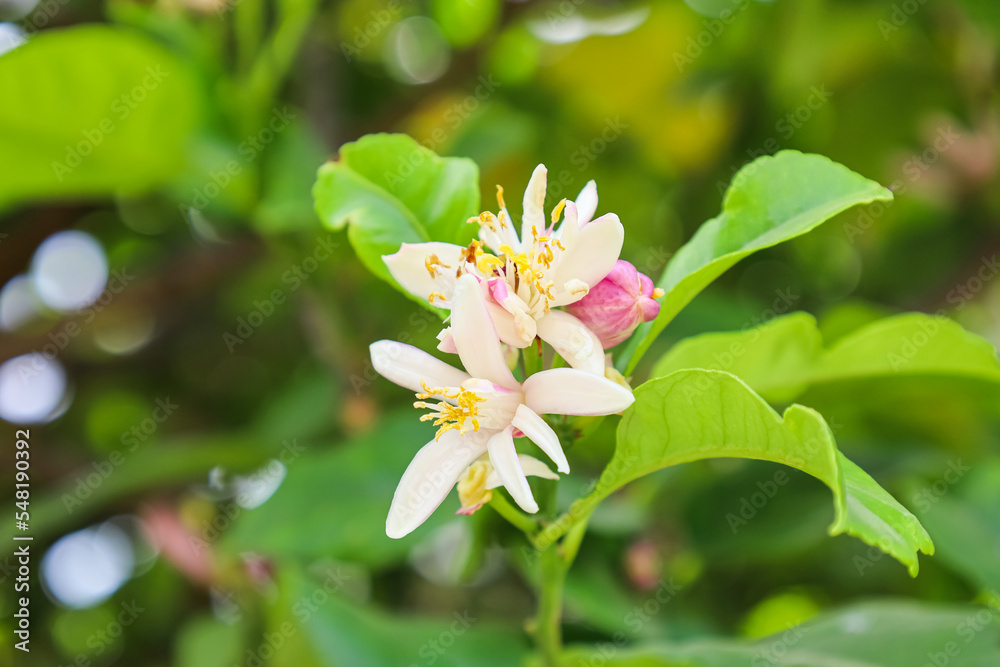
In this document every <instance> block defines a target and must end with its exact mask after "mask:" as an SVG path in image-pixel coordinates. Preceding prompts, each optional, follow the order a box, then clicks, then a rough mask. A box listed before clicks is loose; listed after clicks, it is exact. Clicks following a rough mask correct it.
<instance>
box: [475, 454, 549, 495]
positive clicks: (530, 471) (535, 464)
mask: <svg viewBox="0 0 1000 667" xmlns="http://www.w3.org/2000/svg"><path fill="white" fill-rule="evenodd" d="M517 461H518V463H520V464H521V470H523V471H524V474H525V475H526V476H527V477H541V478H543V479H559V474H558V473H554V472H552V471H551V470H550V469H549V467H548V466H547V465H545V464H544V463H542V462H541V461H539V460H538V459H536V458H535V457H534V456H529V455H528V454H518V455H517ZM502 485H503V482H501V481H500V475H498V474H497V471H496V470H495V469H494V470H491V471H490V474H489V475H487V476H486V488H487V489H495V488H497V487H498V486H502Z"/></svg>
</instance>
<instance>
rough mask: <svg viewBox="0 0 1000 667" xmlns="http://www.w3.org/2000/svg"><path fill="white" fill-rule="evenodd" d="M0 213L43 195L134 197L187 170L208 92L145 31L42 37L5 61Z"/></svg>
mask: <svg viewBox="0 0 1000 667" xmlns="http://www.w3.org/2000/svg"><path fill="white" fill-rule="evenodd" d="M0 86H2V88H3V91H4V100H5V101H4V104H3V105H0V126H3V128H4V131H3V133H2V135H0V208H2V207H5V206H8V205H10V204H12V203H17V202H24V201H30V200H33V199H38V198H43V197H55V198H66V197H103V196H109V195H112V194H116V193H123V194H136V193H139V192H142V191H144V190H148V189H150V188H152V187H154V186H157V185H161V184H164V183H167V182H169V181H171V180H173V179H174V178H175V177H176V176H177V175H178V174H179V173H180V172H181V171H183V169H184V168H185V166H186V152H187V148H188V145H189V142H190V141H191V138H192V135H193V134H194V130H195V127H196V125H197V122H198V117H199V109H200V105H201V101H200V92H201V89H200V88H199V86H198V85H197V83H196V79H195V78H194V76H193V74H192V73H191V72H190V71H189V68H188V66H187V65H186V64H185V63H184V62H183V61H181V60H180V59H179V58H178V57H177V56H175V55H174V54H172V53H171V52H170V51H168V50H167V49H165V48H163V47H162V46H160V45H159V44H157V43H156V42H154V41H152V40H151V39H149V38H146V37H143V36H142V35H141V34H139V33H136V32H133V31H130V30H124V29H120V28H113V27H109V26H98V25H89V26H81V27H74V28H68V29H64V30H51V31H44V32H40V33H38V34H36V35H35V36H33V37H32V38H31V39H30V40H28V42H27V43H26V44H24V45H23V46H21V47H19V48H16V49H14V50H13V51H10V52H8V53H6V54H4V55H3V56H0Z"/></svg>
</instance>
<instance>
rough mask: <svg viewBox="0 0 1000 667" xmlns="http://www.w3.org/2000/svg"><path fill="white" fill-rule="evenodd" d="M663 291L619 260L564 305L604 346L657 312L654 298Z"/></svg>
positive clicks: (626, 336)
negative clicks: (575, 297)
mask: <svg viewBox="0 0 1000 667" xmlns="http://www.w3.org/2000/svg"><path fill="white" fill-rule="evenodd" d="M662 296H663V290H660V289H654V288H653V281H652V280H650V279H649V276H646V275H644V274H642V273H639V272H638V271H636V268H635V267H634V266H632V265H631V264H629V263H628V262H626V261H625V260H623V259H620V260H618V262H617V263H616V264H615V266H614V268H613V269H611V273H609V274H608V275H607V276H605V278H604V280H602V281H601V282H599V283H597V284H596V285H594V286H593V287H591V288H590V291H589V292H588V293H587V296H585V297H583V298H582V299H580V300H579V301H577V302H576V303H573V304H570V305H569V306H567V307H566V309H567V310H569V312H570V313H572V314H573V315H575V316H576V317H577V318H579V319H580V321H581V322H583V323H584V324H585V325H586V326H587V327H588V328H589V329H590V330H591V331H593V332H594V333H595V334H597V337H598V338H600V339H601V344H602V345H603V346H604V348H605V349H607V348H609V347H614V346H615V345H617V344H618V343H620V342H622V341H623V340H625V339H626V338H628V337H629V336H630V335H631V334H632V332H633V331H635V328H636V327H637V326H639V325H640V324H642V323H643V322H649V321H650V320H652V319H655V318H656V316H657V315H658V314H659V313H660V304H659V302H657V301H656V299H658V298H660V297H662Z"/></svg>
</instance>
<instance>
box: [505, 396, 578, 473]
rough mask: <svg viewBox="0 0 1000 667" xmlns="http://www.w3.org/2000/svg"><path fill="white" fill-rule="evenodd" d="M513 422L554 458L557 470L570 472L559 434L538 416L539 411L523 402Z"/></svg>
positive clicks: (547, 454) (515, 426)
mask: <svg viewBox="0 0 1000 667" xmlns="http://www.w3.org/2000/svg"><path fill="white" fill-rule="evenodd" d="M511 424H513V426H514V428H516V429H520V431H521V433H524V434H525V435H526V436H528V439H529V440H531V441H532V442H533V443H535V444H536V445H538V448H539V449H541V450H542V451H543V452H545V454H546V456H548V457H549V458H550V459H552V462H553V463H555V464H556V470H558V471H559V472H561V473H563V474H568V473H569V461H567V460H566V454H565V453H564V452H563V448H562V445H560V444H559V436H557V435H556V432H555V431H553V430H552V427H551V426H549V425H548V424H546V423H545V420H544V419H542V418H541V417H539V416H538V413H536V412H535V411H534V410H532V409H531V408H529V407H528V406H527V405H524V404H523V403H522V404H521V405H519V406H518V408H517V412H516V413H515V414H514V419H513V421H512V422H511Z"/></svg>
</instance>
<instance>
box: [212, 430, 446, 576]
mask: <svg viewBox="0 0 1000 667" xmlns="http://www.w3.org/2000/svg"><path fill="white" fill-rule="evenodd" d="M432 436H433V430H431V429H427V428H425V427H423V426H422V425H420V424H419V423H418V422H417V419H416V415H415V414H414V413H413V412H410V411H405V412H402V413H399V414H396V415H392V416H386V417H384V418H383V419H382V420H381V421H380V423H379V425H378V427H377V428H376V429H375V430H373V431H372V432H370V433H366V434H364V435H362V436H359V437H358V438H356V439H355V440H354V441H353V442H350V443H347V444H345V445H343V446H341V447H337V448H335V449H327V450H322V449H318V448H316V447H313V446H307V447H306V451H305V452H303V453H302V455H301V457H299V458H296V459H295V460H292V461H290V462H289V463H288V464H287V467H288V474H287V476H286V477H285V480H284V482H283V483H282V485H281V487H280V488H279V489H278V491H277V492H276V493H275V494H274V496H273V497H272V498H271V499H270V500H269V501H268V502H267V503H265V504H264V505H262V506H261V507H259V508H256V509H254V510H250V511H248V512H246V513H245V516H244V517H242V519H241V521H240V522H239V523H237V524H236V525H235V526H234V527H233V529H232V530H231V531H229V532H228V533H227V534H226V537H225V539H224V541H223V547H224V548H225V549H226V550H227V551H229V552H230V553H232V554H238V553H241V552H243V551H248V550H253V551H257V552H259V553H261V554H264V555H267V556H269V557H275V558H280V559H282V560H292V561H294V560H300V561H302V562H307V561H308V560H309V559H315V558H322V557H332V558H338V559H343V560H349V561H354V562H359V563H365V564H367V565H370V566H373V567H384V566H386V565H392V564H395V563H398V562H399V561H401V560H403V558H405V556H406V554H407V553H408V552H409V550H410V548H411V547H412V546H413V544H414V543H415V541H416V539H417V536H411V537H407V538H405V539H402V540H390V539H389V538H387V537H386V536H385V515H386V512H387V511H388V509H389V501H390V500H391V499H392V494H393V491H395V489H396V484H397V483H398V482H399V478H400V477H402V475H403V471H404V470H405V469H406V465H407V463H409V461H410V459H411V458H412V457H413V455H414V454H415V453H416V451H417V450H418V449H419V448H420V447H421V446H422V445H423V444H424V443H425V442H426V441H428V440H430V439H431V437H432ZM288 517H295V520H294V521H289V520H288ZM446 517H447V513H446V512H444V511H441V512H437V513H435V515H434V517H432V519H431V521H430V524H429V525H434V524H435V523H440V521H441V520H442V519H444V518H446Z"/></svg>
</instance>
